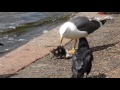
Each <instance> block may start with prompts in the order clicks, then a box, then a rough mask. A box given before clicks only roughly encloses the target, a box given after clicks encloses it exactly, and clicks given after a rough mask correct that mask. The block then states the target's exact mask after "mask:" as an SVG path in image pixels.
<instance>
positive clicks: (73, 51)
mask: <svg viewBox="0 0 120 90" xmlns="http://www.w3.org/2000/svg"><path fill="white" fill-rule="evenodd" d="M76 43H77V40H75V43H74V46H73V48H72V49H71V50H70V51H69V54H74V53H75V46H76Z"/></svg>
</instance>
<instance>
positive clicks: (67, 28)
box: [59, 16, 112, 54]
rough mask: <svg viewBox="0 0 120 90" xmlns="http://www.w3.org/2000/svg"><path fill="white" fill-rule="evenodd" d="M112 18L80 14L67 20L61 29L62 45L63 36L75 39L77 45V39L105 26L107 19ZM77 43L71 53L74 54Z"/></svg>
mask: <svg viewBox="0 0 120 90" xmlns="http://www.w3.org/2000/svg"><path fill="white" fill-rule="evenodd" d="M108 19H112V18H111V17H109V16H108V17H105V18H103V19H100V18H96V17H95V18H88V17H85V16H78V17H75V18H73V19H70V20H69V21H67V22H65V23H64V24H63V25H62V26H61V27H60V29H59V33H60V45H62V41H63V38H68V39H71V40H75V45H76V42H77V39H79V38H81V37H86V36H88V35H89V34H91V33H92V32H94V31H95V30H97V29H99V28H100V27H101V26H103V25H104V24H105V22H106V20H108ZM75 45H74V47H73V49H72V50H70V51H69V53H71V54H74V52H75Z"/></svg>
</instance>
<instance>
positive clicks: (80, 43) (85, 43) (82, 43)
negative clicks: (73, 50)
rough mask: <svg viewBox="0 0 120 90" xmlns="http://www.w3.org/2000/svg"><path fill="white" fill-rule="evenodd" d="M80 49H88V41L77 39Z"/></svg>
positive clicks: (83, 38)
mask: <svg viewBox="0 0 120 90" xmlns="http://www.w3.org/2000/svg"><path fill="white" fill-rule="evenodd" d="M81 47H88V48H89V44H88V41H87V39H86V38H85V37H82V38H80V39H79V43H78V48H81Z"/></svg>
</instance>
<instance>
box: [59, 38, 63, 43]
mask: <svg viewBox="0 0 120 90" xmlns="http://www.w3.org/2000/svg"><path fill="white" fill-rule="evenodd" d="M62 41H63V37H61V38H60V45H61V44H62Z"/></svg>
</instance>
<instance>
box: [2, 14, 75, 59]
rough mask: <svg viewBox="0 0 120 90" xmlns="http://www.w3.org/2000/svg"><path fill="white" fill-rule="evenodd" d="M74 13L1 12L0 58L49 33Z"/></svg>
mask: <svg viewBox="0 0 120 90" xmlns="http://www.w3.org/2000/svg"><path fill="white" fill-rule="evenodd" d="M71 14H73V12H0V42H2V43H3V44H4V45H5V46H0V57H1V56H3V55H5V54H6V53H8V52H10V51H11V50H14V49H16V48H18V47H19V46H21V45H23V44H25V43H27V42H28V41H30V40H31V39H33V38H35V37H37V36H40V35H42V34H43V33H47V32H48V31H49V30H51V29H52V28H54V27H56V26H58V25H60V24H61V23H62V22H64V21H65V20H67V19H68V18H69V16H70V15H71Z"/></svg>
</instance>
